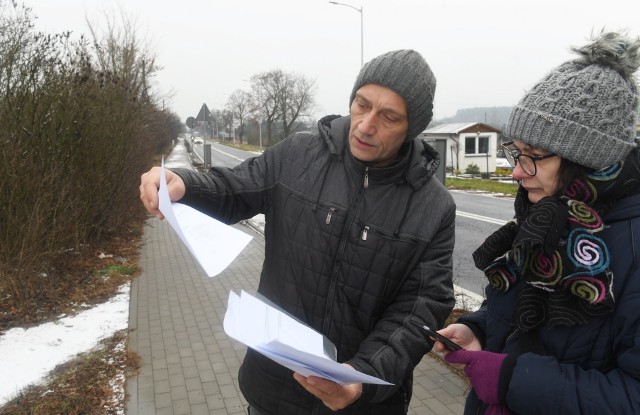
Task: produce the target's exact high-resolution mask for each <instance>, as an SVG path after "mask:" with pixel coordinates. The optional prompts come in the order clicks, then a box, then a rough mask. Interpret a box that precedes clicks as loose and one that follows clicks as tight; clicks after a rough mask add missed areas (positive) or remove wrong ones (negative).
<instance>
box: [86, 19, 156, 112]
mask: <svg viewBox="0 0 640 415" xmlns="http://www.w3.org/2000/svg"><path fill="white" fill-rule="evenodd" d="M116 20H117V19H116V18H115V17H114V16H113V15H109V14H107V13H105V16H104V24H105V26H106V27H105V28H104V29H103V28H101V27H99V26H98V25H97V24H95V23H91V22H89V21H87V24H88V26H89V31H90V32H91V35H92V37H93V42H94V47H95V54H96V59H97V61H98V66H99V70H100V71H102V73H103V74H104V75H105V76H107V77H112V78H113V79H115V80H116V82H122V83H124V85H125V87H126V88H127V90H128V92H129V93H130V94H131V96H132V98H133V99H140V100H141V101H142V102H143V103H151V104H154V106H156V107H157V106H159V103H157V102H152V99H153V97H152V94H151V91H150V90H149V89H150V87H149V80H150V78H151V77H152V76H154V74H155V73H156V72H157V71H158V70H159V69H160V67H159V66H157V65H156V54H155V53H154V52H152V51H151V48H149V47H148V46H147V45H144V44H143V43H142V42H141V41H140V39H139V38H138V37H137V34H136V25H135V22H132V21H131V20H130V19H129V18H128V17H127V16H126V15H125V13H124V12H123V11H121V12H120V24H119V25H118V23H117V22H116Z"/></svg>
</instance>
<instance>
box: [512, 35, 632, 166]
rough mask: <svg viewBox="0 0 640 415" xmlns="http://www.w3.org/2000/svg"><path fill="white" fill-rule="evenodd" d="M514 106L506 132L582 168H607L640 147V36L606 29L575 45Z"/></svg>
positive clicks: (514, 138) (513, 137) (516, 138)
mask: <svg viewBox="0 0 640 415" xmlns="http://www.w3.org/2000/svg"><path fill="white" fill-rule="evenodd" d="M572 51H573V52H576V53H577V54H578V55H579V56H580V57H579V58H578V59H576V60H573V61H569V62H565V63H563V64H562V65H560V66H558V67H557V68H555V69H554V70H552V71H551V73H549V74H548V75H547V76H546V77H544V78H543V79H542V80H541V81H540V82H539V83H538V84H537V85H535V86H534V87H533V88H532V89H531V91H529V92H528V93H527V94H526V95H525V96H524V97H523V98H522V99H521V100H520V102H519V103H518V105H517V106H516V107H514V108H513V110H512V111H511V114H510V115H509V120H508V122H507V126H506V129H505V132H504V133H505V135H506V136H507V137H509V138H511V139H513V140H522V141H524V142H525V143H527V144H529V145H531V146H534V147H538V148H543V149H546V150H549V151H551V152H553V153H555V154H558V155H559V156H561V157H563V158H565V159H568V160H571V161H574V162H576V163H578V164H581V165H583V166H587V167H591V168H594V169H598V170H599V169H603V168H605V167H608V166H611V165H612V164H615V163H617V162H618V161H622V160H624V158H625V157H626V156H627V154H629V152H630V151H631V150H632V149H633V148H634V147H635V146H636V144H635V143H634V140H635V136H636V124H637V117H638V87H637V85H636V83H635V79H634V78H633V73H634V72H635V71H636V70H637V69H638V67H639V66H640V39H638V38H636V39H629V38H627V37H625V36H624V35H622V34H619V33H613V32H609V33H601V34H600V35H598V36H597V37H595V38H594V39H592V41H591V43H590V44H588V45H586V46H583V47H581V48H572Z"/></svg>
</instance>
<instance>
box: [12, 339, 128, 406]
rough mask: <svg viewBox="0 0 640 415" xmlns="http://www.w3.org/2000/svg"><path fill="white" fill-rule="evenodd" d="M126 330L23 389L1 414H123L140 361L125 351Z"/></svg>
mask: <svg viewBox="0 0 640 415" xmlns="http://www.w3.org/2000/svg"><path fill="white" fill-rule="evenodd" d="M126 340H127V333H126V330H122V331H119V332H117V333H116V334H115V335H113V336H112V337H110V338H108V339H105V340H103V341H102V342H101V343H100V344H99V346H98V347H97V348H95V349H94V350H92V351H90V352H87V353H83V354H81V355H79V356H78V357H76V358H75V359H73V360H71V361H69V362H67V363H65V364H63V365H59V366H58V367H56V368H55V369H54V370H53V371H52V373H51V374H50V376H49V378H48V379H47V380H46V381H45V382H44V383H43V384H39V385H32V386H29V387H27V388H26V389H24V390H23V391H22V392H20V393H19V395H18V396H17V397H16V398H14V399H13V400H12V401H10V402H8V403H7V404H5V405H4V406H3V407H2V408H0V414H3V415H4V414H7V415H8V414H11V415H36V414H43V415H44V414H65V415H80V414H83V415H84V414H86V415H90V414H96V415H98V414H124V412H125V405H126V399H125V397H126V382H125V379H126V376H127V375H132V374H135V373H137V371H138V369H139V367H140V358H139V356H138V355H137V354H135V353H133V352H128V351H127V347H126Z"/></svg>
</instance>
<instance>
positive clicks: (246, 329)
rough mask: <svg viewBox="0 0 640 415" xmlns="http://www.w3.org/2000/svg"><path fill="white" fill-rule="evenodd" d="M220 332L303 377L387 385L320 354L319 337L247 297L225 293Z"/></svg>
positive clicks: (321, 345)
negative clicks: (223, 313) (222, 321)
mask: <svg viewBox="0 0 640 415" xmlns="http://www.w3.org/2000/svg"><path fill="white" fill-rule="evenodd" d="M224 331H225V332H226V333H227V334H228V335H229V336H230V337H232V338H234V339H236V340H238V341H240V342H242V343H243V344H245V345H247V346H249V347H250V348H252V349H254V350H255V351H257V352H259V353H261V354H263V355H264V356H267V357H268V358H270V359H271V360H273V361H275V362H277V363H279V364H281V365H283V366H285V367H287V368H289V369H291V370H293V371H295V372H298V373H300V374H301V375H303V376H319V377H322V378H325V379H329V380H332V381H334V382H336V383H339V384H349V383H373V384H378V385H391V383H388V382H385V381H384V380H381V379H378V378H376V377H373V376H369V375H366V374H364V373H361V372H358V371H357V370H354V369H352V368H349V367H347V366H344V365H342V364H340V363H338V362H336V361H334V360H332V359H330V358H329V357H327V356H326V355H325V353H324V348H323V347H324V341H323V336H322V335H321V334H320V333H318V332H316V331H315V330H313V329H311V328H310V327H307V326H305V325H304V324H301V323H299V322H298V321H296V320H295V319H293V318H292V317H290V316H288V315H286V314H285V313H283V312H282V311H280V310H277V309H275V308H273V307H271V306H270V305H268V304H266V303H264V302H263V301H261V300H260V299H258V298H256V297H254V296H252V295H251V294H249V293H247V292H245V291H242V292H241V293H240V295H238V294H236V293H234V292H233V291H231V292H229V303H228V307H227V312H226V314H225V316H224Z"/></svg>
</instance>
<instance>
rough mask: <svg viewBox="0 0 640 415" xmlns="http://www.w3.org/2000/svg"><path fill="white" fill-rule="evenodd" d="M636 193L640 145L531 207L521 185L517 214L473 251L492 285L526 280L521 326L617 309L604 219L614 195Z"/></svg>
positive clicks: (520, 298) (506, 286)
mask: <svg viewBox="0 0 640 415" xmlns="http://www.w3.org/2000/svg"><path fill="white" fill-rule="evenodd" d="M639 190H640V150H639V149H638V147H636V149H635V150H634V151H632V152H631V153H630V154H629V156H628V157H627V158H626V159H625V160H624V161H623V162H619V163H616V164H614V165H613V166H610V167H607V168H605V169H602V170H598V171H595V172H592V173H590V174H588V175H587V176H586V177H576V178H574V179H573V180H572V181H571V183H570V184H569V185H568V186H566V187H565V189H564V191H563V193H562V195H560V196H549V197H545V198H543V199H541V200H540V201H539V202H538V203H536V204H532V203H531V202H529V199H528V197H527V191H526V190H525V189H524V188H523V187H520V189H519V190H518V194H517V196H516V201H515V204H514V206H515V212H516V219H515V220H514V221H511V222H509V223H507V224H506V225H504V226H503V227H501V228H500V229H498V230H497V231H496V232H494V233H493V234H492V235H491V236H489V237H488V238H487V239H486V240H485V242H484V243H483V244H482V245H481V246H480V247H479V248H478V249H477V250H476V251H475V252H474V253H473V259H474V262H475V264H476V267H478V268H479V269H481V270H482V271H484V273H485V275H486V276H487V278H488V279H489V284H490V286H491V287H492V288H493V289H495V290H497V291H499V292H506V291H508V290H510V289H511V288H512V287H513V286H514V285H516V283H517V282H518V281H519V280H524V282H525V284H520V285H521V286H522V287H521V288H520V289H519V291H518V293H517V307H516V322H517V324H518V328H519V329H520V330H522V331H529V330H532V329H534V328H536V327H538V326H540V325H543V324H547V325H549V326H558V325H563V326H571V325H575V324H583V323H585V322H587V321H589V320H590V319H591V318H593V317H595V316H599V315H602V314H605V313H608V312H610V311H611V310H612V309H613V306H614V303H615V299H614V298H613V274H612V272H611V271H610V269H609V266H610V261H611V258H610V255H609V250H608V248H607V245H606V243H605V242H604V241H603V240H602V238H601V236H600V235H601V233H602V230H603V229H604V223H603V221H602V216H603V215H604V214H605V213H606V212H607V211H608V210H609V209H610V208H611V207H612V206H613V205H614V204H615V202H616V201H617V200H619V199H621V198H623V197H625V196H627V195H630V194H632V193H636V192H638V191H639Z"/></svg>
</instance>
